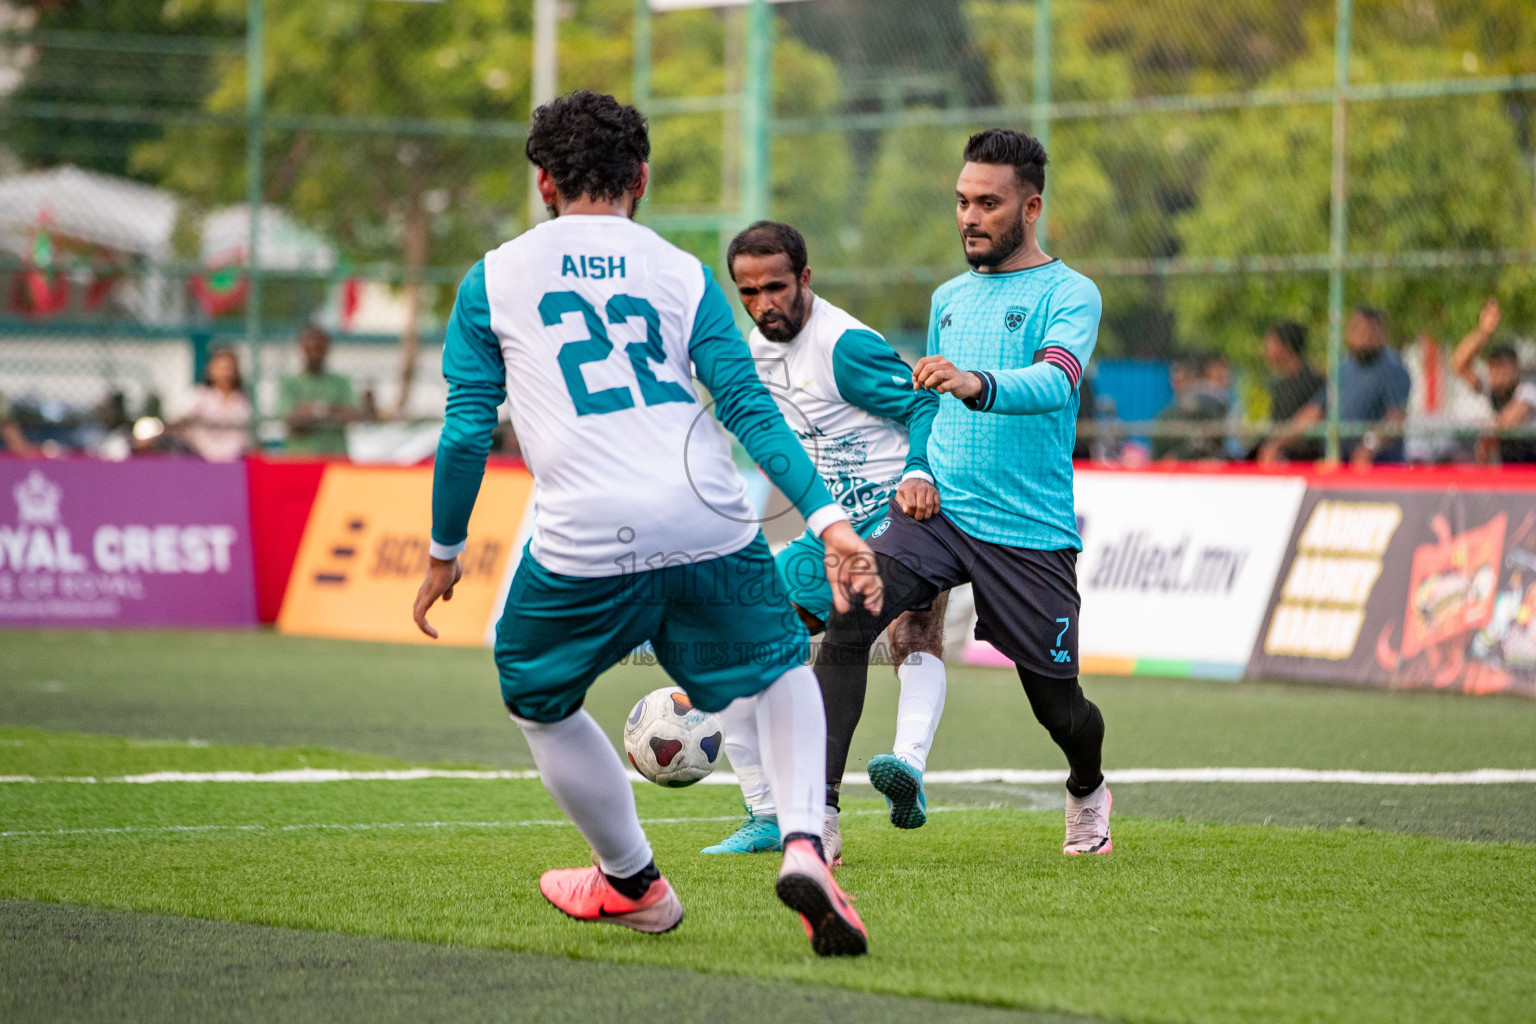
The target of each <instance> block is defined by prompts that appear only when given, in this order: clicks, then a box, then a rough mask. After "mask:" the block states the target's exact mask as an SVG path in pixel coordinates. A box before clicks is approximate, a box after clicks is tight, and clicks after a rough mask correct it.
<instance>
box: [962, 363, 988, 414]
mask: <svg viewBox="0 0 1536 1024" xmlns="http://www.w3.org/2000/svg"><path fill="white" fill-rule="evenodd" d="M966 372H967V373H973V374H975V375H976V378H977V379H978V380H980V381H981V392H980V393H979V394H977V395H975V396H973V397H971V398H962V399H960V401H962V402H964V403H965V407H966V408H967V409H974V410H976V411H977V412H986V411H987V410H988V409H991V408H992V403H994V402H996V401H997V378H995V377H993V376H992V375H991V374H990V373H988V372H987V371H986V370H967V371H966Z"/></svg>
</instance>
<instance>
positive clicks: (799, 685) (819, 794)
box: [757, 665, 827, 836]
mask: <svg viewBox="0 0 1536 1024" xmlns="http://www.w3.org/2000/svg"><path fill="white" fill-rule="evenodd" d="M757 736H758V742H759V744H760V745H761V749H762V754H763V769H764V771H765V772H766V774H767V776H768V785H769V786H770V787H771V788H772V790H773V796H774V802H775V803H776V804H777V805H778V809H779V835H781V836H787V835H789V834H790V833H792V832H808V833H810V834H811V835H813V836H819V835H821V828H822V825H823V820H822V819H823V818H824V817H825V815H826V809H827V713H826V710H825V709H824V708H823V707H822V704H821V687H820V686H818V685H817V683H816V674H815V673H814V672H812V671H811V670H810V669H809V668H808V667H807V666H805V665H797V666H795V667H794V668H792V669H790V670H789V671H788V672H786V673H784V674H783V675H782V676H780V677H779V678H778V680H777V681H776V682H775V683H774V684H773V685H772V686H770V687H768V689H766V690H764V691H763V692H762V693H760V694H758V695H757Z"/></svg>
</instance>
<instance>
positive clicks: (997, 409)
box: [965, 362, 1072, 416]
mask: <svg viewBox="0 0 1536 1024" xmlns="http://www.w3.org/2000/svg"><path fill="white" fill-rule="evenodd" d="M972 372H973V373H975V374H976V375H977V376H978V377H980V378H981V385H982V387H981V393H980V394H979V395H977V396H975V397H974V398H968V399H965V404H966V405H967V406H969V407H970V408H972V409H975V410H976V411H978V412H993V413H999V414H1001V415H1004V416H1034V415H1039V414H1041V413H1048V412H1057V411H1058V410H1061V409H1065V408H1066V406H1067V402H1068V401H1069V400H1070V399H1071V398H1072V382H1071V381H1070V380H1069V379H1068V378H1067V375H1066V373H1065V372H1064V371H1063V370H1061V369H1060V368H1058V367H1057V366H1055V365H1053V364H1051V363H1048V362H1039V363H1035V364H1034V365H1032V366H1026V367H1023V368H1022V369H1018V370H975V371H972Z"/></svg>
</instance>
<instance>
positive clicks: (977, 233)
mask: <svg viewBox="0 0 1536 1024" xmlns="http://www.w3.org/2000/svg"><path fill="white" fill-rule="evenodd" d="M960 237H961V238H991V237H992V236H991V235H989V234H987V233H986V232H985V231H982V230H981V229H980V228H967V229H966V230H964V231H962V232H960Z"/></svg>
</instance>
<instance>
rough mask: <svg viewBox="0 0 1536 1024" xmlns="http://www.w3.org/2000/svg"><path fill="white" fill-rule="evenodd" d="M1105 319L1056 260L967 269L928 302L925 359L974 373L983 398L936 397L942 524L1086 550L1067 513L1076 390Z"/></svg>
mask: <svg viewBox="0 0 1536 1024" xmlns="http://www.w3.org/2000/svg"><path fill="white" fill-rule="evenodd" d="M1102 309H1103V303H1102V300H1101V299H1100V298H1099V290H1098V288H1097V287H1096V286H1095V285H1094V283H1093V282H1092V281H1090V280H1088V278H1086V277H1084V276H1083V275H1082V274H1079V273H1078V272H1077V271H1075V270H1070V269H1068V268H1067V266H1066V265H1065V264H1063V263H1062V262H1061V261H1060V260H1052V261H1051V262H1049V263H1045V264H1042V265H1041V266H1038V267H1031V268H1029V269H1027V270H1018V271H1014V272H1013V273H1011V274H978V273H976V272H975V271H971V272H970V273H967V274H964V275H962V276H960V277H957V278H955V279H954V280H952V281H947V282H945V283H944V284H943V285H940V286H939V289H938V290H937V291H935V292H934V293H933V308H932V311H931V312H930V314H929V319H928V354H929V355H937V356H943V357H944V358H945V359H948V360H949V361H950V362H951V363H953V364H954V365H955V366H956V367H958V368H959V369H961V370H969V371H974V372H975V373H976V374H977V375H978V376H980V377H981V379H982V382H983V389H982V393H981V394H980V395H978V396H976V397H975V398H972V399H967V400H965V401H963V402H962V401H961V400H960V399H957V398H955V397H954V396H953V395H944V396H943V397H942V398H941V399H940V401H939V412H938V415H937V416H936V417H935V418H934V421H933V429H932V432H931V433H930V434H929V438H928V463H929V466H930V468H931V469H932V471H933V476H934V478H935V480H936V481H937V483H938V488H939V497H940V501H941V507H942V509H943V511H944V514H945V515H946V516H948V517H949V519H950V520H951V521H952V522H954V523H955V524H956V525H957V526H959V527H960V528H961V529H962V530H964V531H965V532H966V533H968V534H970V535H971V536H973V537H975V538H977V539H978V540H984V541H988V542H990V543H993V544H1005V545H1007V546H1009V547H1017V548H1031V549H1034V550H1039V551H1054V550H1058V549H1061V548H1071V549H1074V550H1078V551H1081V550H1082V546H1083V544H1082V540H1081V539H1080V538H1079V537H1078V535H1077V517H1076V515H1075V513H1074V511H1073V505H1072V447H1073V445H1074V443H1075V442H1076V440H1077V407H1078V400H1079V396H1078V390H1077V385H1078V382H1079V381H1080V380H1081V379H1082V375H1083V367H1084V366H1086V365H1087V363H1088V359H1089V357H1090V356H1092V355H1093V346H1094V344H1095V342H1096V341H1097V340H1098V336H1099V314H1100V312H1101V311H1102Z"/></svg>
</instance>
